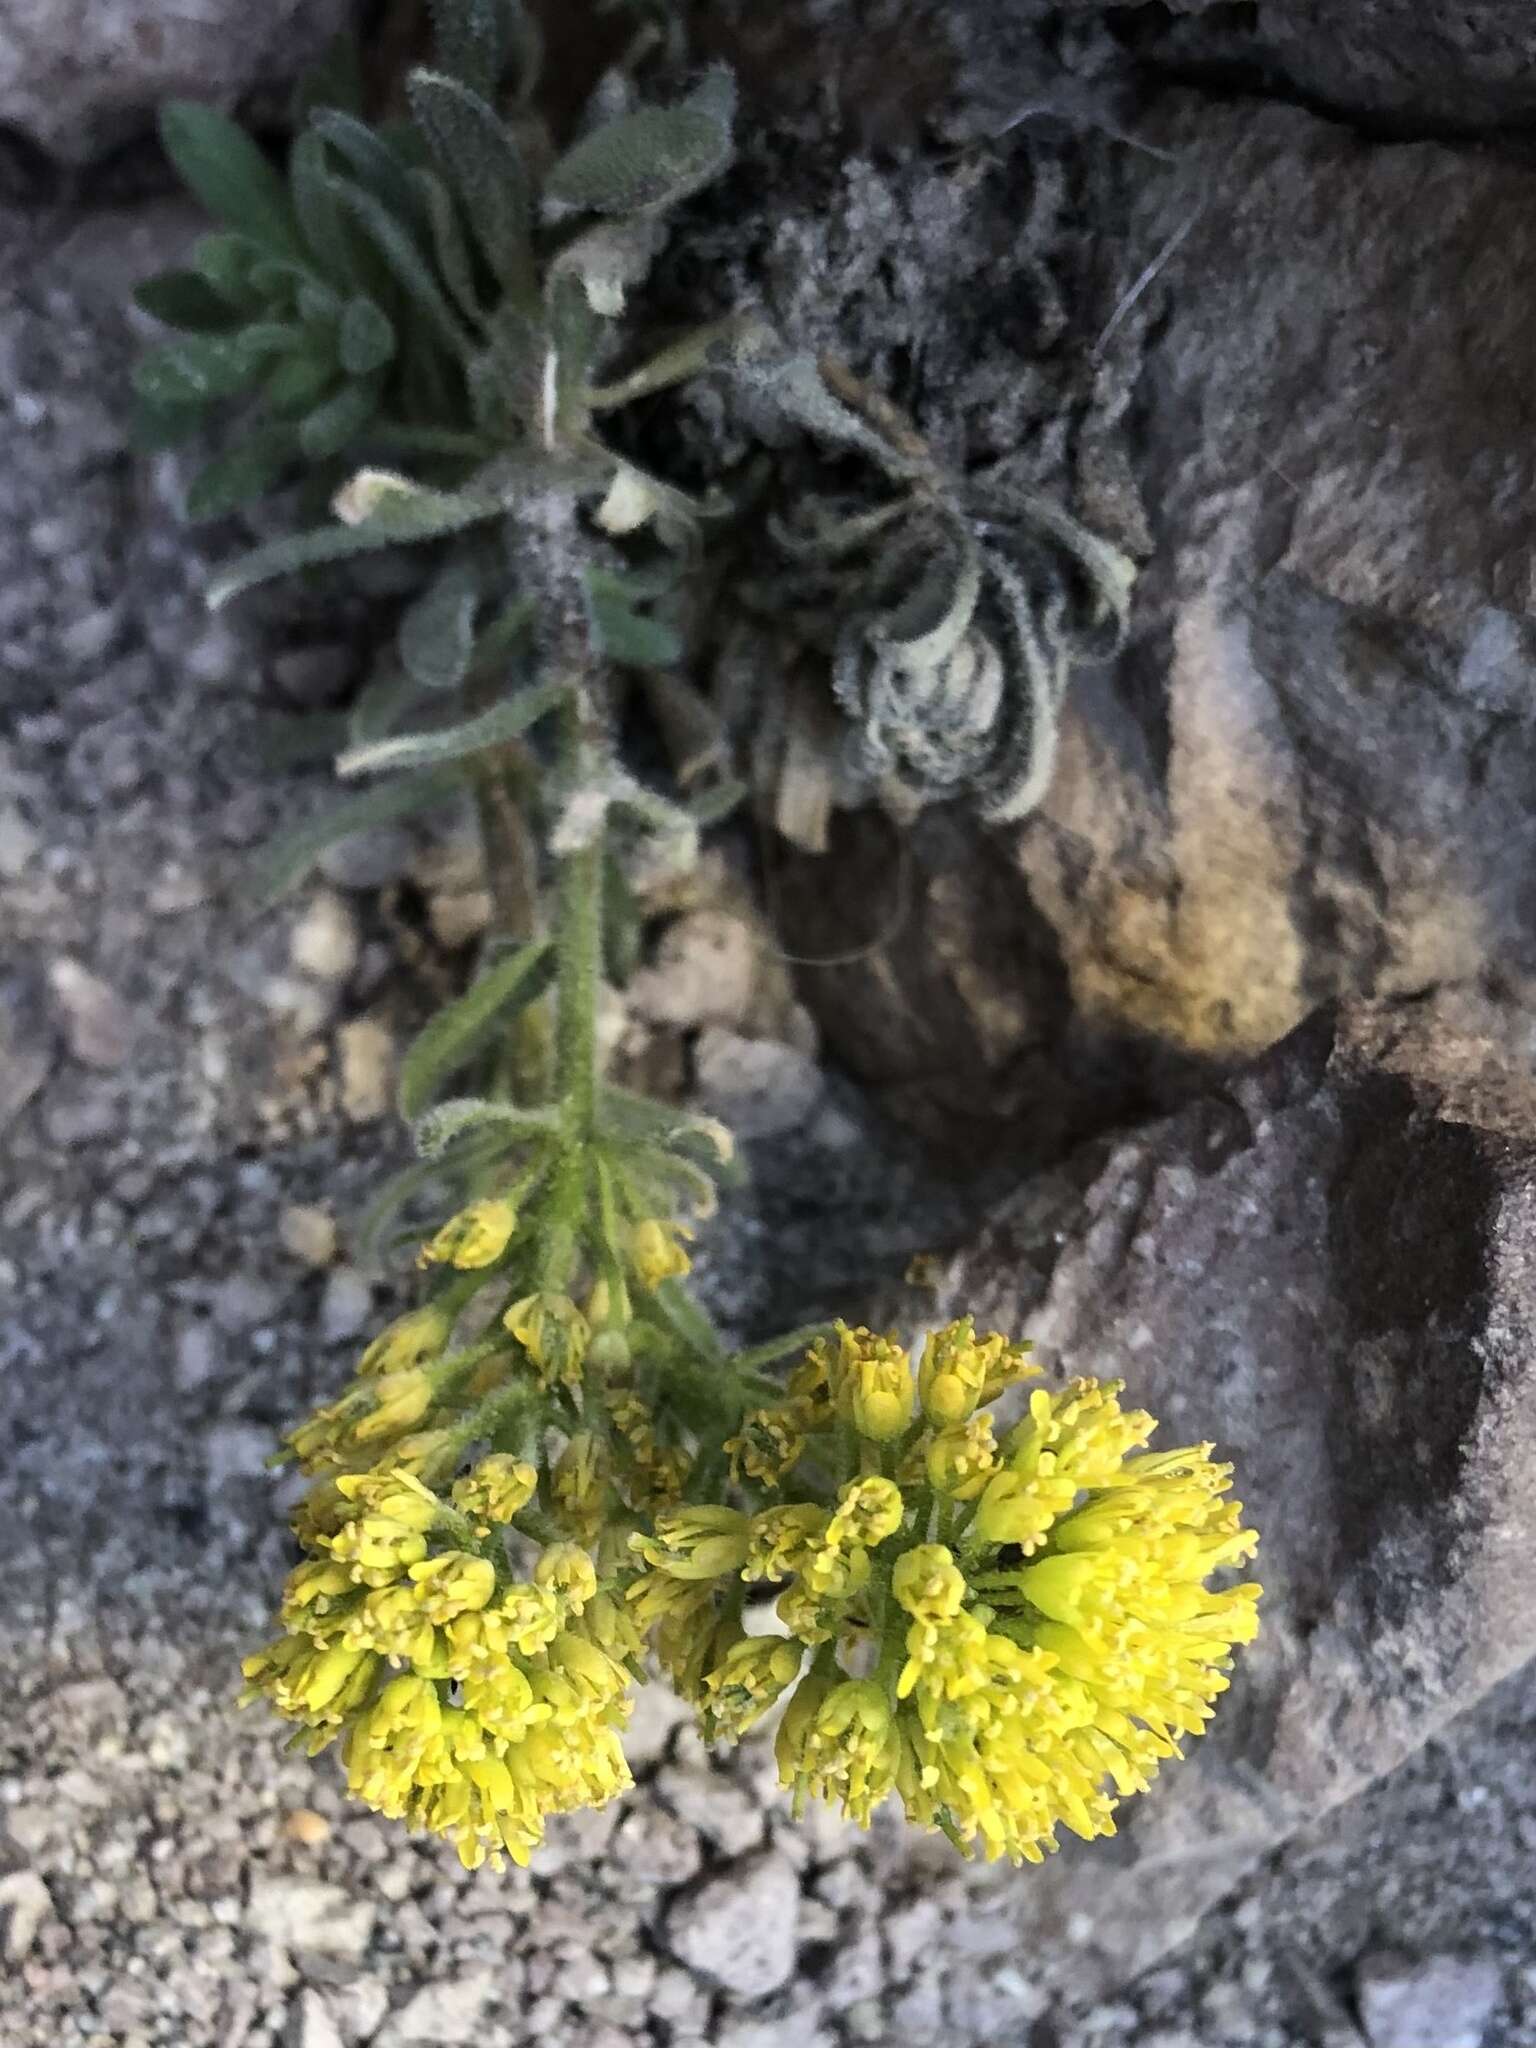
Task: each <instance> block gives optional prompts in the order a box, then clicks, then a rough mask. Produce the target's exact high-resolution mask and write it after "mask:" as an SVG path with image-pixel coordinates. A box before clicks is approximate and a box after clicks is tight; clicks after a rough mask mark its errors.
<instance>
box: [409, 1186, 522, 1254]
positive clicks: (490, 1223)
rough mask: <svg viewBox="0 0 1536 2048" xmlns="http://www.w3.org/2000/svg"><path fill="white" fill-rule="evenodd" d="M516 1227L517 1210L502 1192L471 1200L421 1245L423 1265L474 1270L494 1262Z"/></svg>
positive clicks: (509, 1241) (510, 1238)
mask: <svg viewBox="0 0 1536 2048" xmlns="http://www.w3.org/2000/svg"><path fill="white" fill-rule="evenodd" d="M516 1229H517V1211H516V1210H515V1209H514V1208H513V1206H512V1204H511V1203H510V1202H509V1201H507V1200H506V1199H505V1198H504V1197H501V1196H490V1197H487V1198H486V1199H485V1200H483V1201H479V1202H471V1203H470V1205H469V1207H468V1208H467V1209H461V1210H460V1211H459V1213H458V1215H457V1216H450V1217H449V1219H448V1221H447V1222H446V1223H445V1224H444V1225H443V1227H442V1229H441V1230H439V1231H438V1233H437V1235H436V1236H435V1237H431V1238H429V1239H428V1240H427V1242H426V1243H425V1244H424V1245H423V1246H422V1248H421V1258H420V1262H419V1263H420V1264H421V1265H423V1266H434V1265H435V1266H458V1267H462V1268H464V1269H465V1270H471V1269H473V1268H476V1267H480V1266H494V1265H495V1263H496V1261H497V1260H498V1259H499V1258H500V1257H501V1255H502V1253H503V1252H504V1251H505V1250H506V1248H507V1246H508V1245H509V1244H510V1243H511V1242H512V1237H513V1233H514V1232H515V1231H516Z"/></svg>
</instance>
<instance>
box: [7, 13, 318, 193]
mask: <svg viewBox="0 0 1536 2048" xmlns="http://www.w3.org/2000/svg"><path fill="white" fill-rule="evenodd" d="M345 12H346V10H345V7H344V6H343V5H342V4H341V0H316V4H312V5H300V4H299V0H277V4H275V5H273V6H269V7H262V8H257V9H251V8H240V7H237V6H233V5H230V4H229V0H202V4H200V5H199V6H198V7H197V9H196V10H195V11H190V12H185V13H183V14H180V15H178V16H177V17H176V18H175V20H174V21H170V20H167V18H166V17H165V15H164V13H163V12H162V11H161V10H160V9H158V8H156V7H155V6H153V5H152V4H150V0H91V4H90V5H88V6H85V7H81V8H79V9H77V10H76V11H75V13H74V14H73V15H72V16H71V18H70V23H69V33H68V34H67V35H65V34H61V33H60V22H59V16H58V11H57V9H56V8H54V7H53V6H52V5H51V4H50V0H7V5H6V9H5V13H4V15H3V17H0V121H3V122H5V123H6V124H7V125H8V126H10V127H14V128H16V129H19V130H20V132H21V133H22V134H23V135H26V136H28V137H29V138H30V139H31V140H32V141H33V142H36V143H38V144H40V145H41V146H42V147H43V148H44V149H46V150H48V151H50V152H51V153H52V154H53V155H55V156H58V157H62V158H64V159H65V160H66V161H68V162H70V163H84V162H88V161H89V160H90V158H91V157H93V156H95V155H97V154H98V153H99V152H101V151H102V150H103V149H106V148H108V147H110V145H111V144H113V143H114V142H120V141H121V140H122V139H123V138H124V137H125V136H126V135H130V134H133V133H135V132H137V131H140V130H142V129H145V128H147V127H148V126H149V125H150V122H151V120H152V118H153V114H154V110H155V108H156V107H157V106H159V105H160V103H161V102H162V101H164V100H167V99H172V98H175V97H177V96H183V97H187V96H190V97H192V98H195V99H209V100H218V99H232V98H234V97H236V96H238V95H239V94H242V93H245V92H248V91H250V90H251V88H252V87H254V86H256V85H258V84H260V83H263V82H267V81H273V80H281V79H285V78H291V77H292V76H293V73H294V70H295V69H296V67H297V66H298V65H299V64H301V63H303V62H304V61H305V60H306V59H307V58H308V57H309V56H310V55H312V54H313V53H314V52H315V51H317V50H319V49H320V48H321V46H322V45H323V44H324V42H325V40H326V38H327V37H328V36H331V35H334V33H335V32H336V30H337V28H338V27H339V26H340V25H341V22H342V20H343V18H344V15H345Z"/></svg>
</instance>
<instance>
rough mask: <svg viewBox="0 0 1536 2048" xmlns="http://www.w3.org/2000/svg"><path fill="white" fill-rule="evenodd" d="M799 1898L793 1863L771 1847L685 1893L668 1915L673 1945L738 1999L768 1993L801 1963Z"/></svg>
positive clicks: (680, 1955)
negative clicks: (797, 1923)
mask: <svg viewBox="0 0 1536 2048" xmlns="http://www.w3.org/2000/svg"><path fill="white" fill-rule="evenodd" d="M799 1903H800V1883H799V1879H798V1878H797V1877H796V1875H795V1870H794V1866H793V1864H791V1863H790V1862H789V1861H788V1860H787V1858H785V1857H783V1856H781V1855H779V1854H778V1853H777V1851H774V1850H769V1851H767V1852H765V1853H764V1854H763V1855H760V1856H754V1857H752V1858H750V1859H748V1860H746V1861H744V1862H741V1863H735V1864H731V1865H728V1866H727V1867H726V1868H725V1869H724V1870H721V1871H719V1872H717V1873H716V1874H715V1875H713V1876H711V1877H708V1878H706V1879H705V1880H704V1882H703V1883H702V1884H700V1885H699V1886H698V1888H697V1889H696V1890H695V1891H692V1892H687V1893H684V1894H683V1895H682V1896H681V1897H680V1898H678V1899H677V1900H676V1901H675V1902H674V1904H673V1906H672V1908H671V1910H670V1912H669V1913H668V1916H667V1927H666V1936H667V1945H668V1947H669V1948H670V1949H671V1951H672V1953H673V1954H674V1955H675V1956H676V1957H677V1958H678V1959H679V1960H680V1961H681V1962H684V1963H686V1964H687V1965H688V1967H689V1968H690V1969H692V1970H697V1971H698V1972H699V1974H700V1975H701V1976H704V1977H707V1978H709V1979H710V1981H711V1982H712V1983H715V1984H718V1985H719V1986H720V1988H721V1989H722V1990H723V1991H726V1992H729V1993H730V1995H731V1996H732V1997H733V1998H739V1999H743V2000H747V1999H754V1998H766V1997H767V1996H768V1995H769V1994H770V1993H771V1992H774V1991H777V1990H779V1989H780V1987H781V1986H782V1985H784V1984H786V1983H787V1982H788V1981H789V1978H790V1975H791V1974H792V1972H793V1970H794V1967H795V1915H796V1911H797V1909H798V1907H799Z"/></svg>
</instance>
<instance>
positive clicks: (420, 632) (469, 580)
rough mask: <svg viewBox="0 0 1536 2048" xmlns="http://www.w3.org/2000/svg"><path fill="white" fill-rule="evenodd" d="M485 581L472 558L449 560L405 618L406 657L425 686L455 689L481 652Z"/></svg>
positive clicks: (403, 655) (409, 669) (408, 667)
mask: <svg viewBox="0 0 1536 2048" xmlns="http://www.w3.org/2000/svg"><path fill="white" fill-rule="evenodd" d="M479 601H480V589H479V580H478V578H477V577H476V575H475V572H474V569H473V568H472V567H471V565H470V564H469V563H468V562H463V561H459V562H449V563H448V564H447V565H446V566H445V567H444V568H443V570H442V571H441V572H440V574H439V575H438V576H437V577H435V578H434V580H433V581H432V582H431V583H430V584H429V585H428V587H427V589H426V590H425V591H424V592H423V593H422V595H421V596H420V597H419V598H417V600H416V602H415V603H414V604H413V605H412V606H411V607H410V609H409V610H408V611H407V612H406V614H405V617H404V618H403V619H402V620H401V621H400V659H401V661H402V662H403V663H404V664H405V668H406V671H407V673H408V674H409V675H410V676H412V677H413V678H414V679H415V681H416V682H418V683H419V684H420V685H421V687H422V688H423V689H424V690H454V689H457V688H458V686H459V684H460V683H462V682H463V680H464V678H465V676H466V675H468V673H469V664H470V660H471V658H472V657H473V655H474V652H475V610H476V607H477V606H478V604H479Z"/></svg>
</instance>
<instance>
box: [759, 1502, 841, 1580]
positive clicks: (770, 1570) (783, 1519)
mask: <svg viewBox="0 0 1536 2048" xmlns="http://www.w3.org/2000/svg"><path fill="white" fill-rule="evenodd" d="M830 1520H831V1516H830V1515H829V1514H828V1512H827V1510H826V1509H825V1508H821V1507H817V1506H816V1505H815V1503H814V1502H811V1501H807V1502H803V1503H798V1504H797V1505H795V1506H793V1507H779V1508H765V1509H764V1510H763V1512H762V1513H761V1514H760V1515H754V1516H753V1517H752V1526H751V1532H750V1534H749V1537H748V1541H747V1555H746V1558H745V1560H744V1562H743V1564H742V1567H741V1576H742V1577H743V1578H744V1579H748V1580H751V1579H771V1580H772V1581H773V1583H774V1584H775V1585H778V1584H780V1583H781V1582H782V1581H783V1580H785V1579H787V1578H789V1577H790V1576H791V1574H793V1573H795V1572H802V1571H804V1570H805V1568H806V1566H807V1565H808V1564H809V1563H810V1562H811V1559H812V1558H813V1557H814V1556H815V1555H816V1553H817V1550H818V1549H819V1548H820V1546H821V1544H822V1542H823V1540H824V1539H825V1536H826V1533H827V1523H828V1522H829V1521H830Z"/></svg>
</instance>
